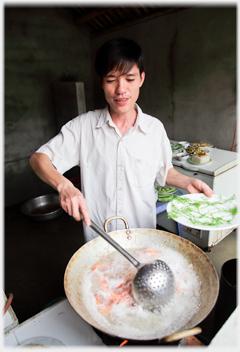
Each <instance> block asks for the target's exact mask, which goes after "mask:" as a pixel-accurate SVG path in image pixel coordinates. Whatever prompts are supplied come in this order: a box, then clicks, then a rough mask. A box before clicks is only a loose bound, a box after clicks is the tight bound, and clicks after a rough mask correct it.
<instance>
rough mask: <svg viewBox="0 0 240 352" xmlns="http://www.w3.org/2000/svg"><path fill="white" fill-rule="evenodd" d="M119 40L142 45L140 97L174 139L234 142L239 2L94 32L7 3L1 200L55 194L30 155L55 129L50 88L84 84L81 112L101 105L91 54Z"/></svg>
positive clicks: (58, 15)
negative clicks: (143, 62)
mask: <svg viewBox="0 0 240 352" xmlns="http://www.w3.org/2000/svg"><path fill="white" fill-rule="evenodd" d="M118 36H124V37H127V38H132V39H134V40H136V41H137V42H138V43H139V44H140V45H141V47H142V49H143V51H144V53H145V56H146V63H147V70H146V80H145V82H144V85H143V87H142V88H141V93H140V98H139V100H138V103H139V105H140V106H141V108H142V109H143V111H145V112H146V113H148V114H151V115H153V116H156V117H157V118H159V119H160V120H161V121H162V122H163V123H164V125H165V128H166V130H167V133H168V136H169V138H170V139H175V140H188V141H190V142H191V141H192V142H195V141H199V140H204V141H207V142H210V143H212V144H214V145H215V146H216V147H218V148H222V149H227V150H229V149H230V148H231V145H232V139H233V135H234V129H235V124H236V8H235V7H226V6H225V7H221V8H220V7H212V8H211V7H205V8H193V9H187V10H184V11H181V12H178V13H174V14H170V15H167V16H163V17H158V18H155V19H152V20H149V21H145V22H142V23H139V24H135V25H133V26H131V27H127V28H124V29H121V30H118V31H114V32H111V33H109V34H107V35H103V36H100V37H96V38H90V37H89V33H88V32H87V30H86V29H85V28H84V27H82V28H79V27H76V26H74V24H73V19H72V17H71V15H70V13H69V12H68V11H67V10H65V9H63V8H62V9H61V8H51V7H46V8H44V7H39V8H38V7H32V8H31V7H29V8H24V7H20V8H16V7H15V8H14V7H12V8H11V7H8V8H6V9H5V162H6V164H5V205H6V206H7V205H12V204H16V203H19V202H22V201H25V200H27V199H29V198H31V197H33V196H37V195H41V194H44V193H49V192H51V191H52V189H51V188H50V187H48V186H46V185H45V184H44V183H43V182H42V181H40V180H39V179H38V178H37V176H35V174H34V173H33V171H32V170H31V168H30V166H29V160H28V157H29V155H31V154H32V153H33V152H34V151H35V150H36V149H37V148H38V147H39V146H40V145H42V144H43V143H44V142H46V141H47V140H49V139H50V138H51V137H53V136H54V135H55V134H56V132H57V127H56V126H57V124H56V111H55V106H54V97H53V89H52V87H53V84H54V82H56V81H71V80H79V81H81V82H84V85H85V97H86V109H87V110H89V109H93V108H100V107H103V106H104V105H105V99H104V97H103V93H102V90H101V88H100V86H99V82H98V80H97V77H96V75H95V72H94V68H93V61H94V60H93V59H94V57H95V53H96V50H97V49H98V48H99V46H100V45H101V44H102V43H104V42H105V41H106V40H108V39H110V38H113V37H118ZM91 60H92V62H91ZM74 116H75V112H73V116H72V117H74ZM18 160H19V161H18ZM75 171H76V170H74V172H75ZM70 175H71V174H70ZM73 176H75V175H73Z"/></svg>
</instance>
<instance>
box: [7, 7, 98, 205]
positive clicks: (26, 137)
mask: <svg viewBox="0 0 240 352" xmlns="http://www.w3.org/2000/svg"><path fill="white" fill-rule="evenodd" d="M90 62H91V53H90V41H89V33H88V31H87V30H86V29H84V28H79V27H76V26H74V24H73V18H72V17H71V16H70V13H69V12H68V11H67V10H64V9H61V8H51V7H45V8H44V7H39V8H38V7H26V8H24V7H19V8H16V7H15V8H14V7H6V8H5V205H12V204H16V203H18V202H22V201H24V200H27V199H29V198H31V197H34V196H38V195H42V194H44V193H49V192H51V191H53V190H52V188H50V187H48V186H47V185H45V184H44V183H43V182H42V181H40V180H39V179H38V177H37V176H36V175H35V174H34V173H33V171H32V169H31V168H30V166H29V156H30V155H31V154H33V153H34V151H35V150H36V149H37V148H39V147H40V146H41V145H42V144H43V143H45V142H47V141H48V140H49V139H50V138H52V137H53V136H54V135H55V134H56V133H57V132H58V129H57V123H56V114H55V111H56V106H55V103H54V96H53V86H54V83H55V82H56V81H71V80H77V81H81V82H84V86H85V97H86V107H87V109H92V108H93V100H92V95H93V94H92V70H91V64H90ZM76 115H77V113H76V112H75V111H72V118H73V117H75V116H76Z"/></svg>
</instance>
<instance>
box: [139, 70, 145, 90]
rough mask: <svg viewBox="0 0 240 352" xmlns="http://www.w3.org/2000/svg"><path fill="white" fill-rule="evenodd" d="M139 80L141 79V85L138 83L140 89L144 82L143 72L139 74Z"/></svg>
mask: <svg viewBox="0 0 240 352" xmlns="http://www.w3.org/2000/svg"><path fill="white" fill-rule="evenodd" d="M140 78H141V83H140V87H142V85H143V82H144V80H145V72H142V73H141V76H140Z"/></svg>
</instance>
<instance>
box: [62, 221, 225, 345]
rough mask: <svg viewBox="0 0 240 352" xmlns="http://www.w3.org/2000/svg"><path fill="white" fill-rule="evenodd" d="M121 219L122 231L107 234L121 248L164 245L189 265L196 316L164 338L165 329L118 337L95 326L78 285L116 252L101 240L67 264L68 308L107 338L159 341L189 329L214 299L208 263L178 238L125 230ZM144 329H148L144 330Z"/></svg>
mask: <svg viewBox="0 0 240 352" xmlns="http://www.w3.org/2000/svg"><path fill="white" fill-rule="evenodd" d="M112 219H113V218H111V219H108V220H106V222H105V231H107V224H108V222H109V221H111V220H112ZM123 220H124V221H125V224H126V229H125V230H118V231H114V232H111V233H109V235H110V236H111V237H112V238H113V239H114V240H115V241H116V242H118V243H119V244H120V245H121V246H122V247H123V248H124V249H126V250H128V249H132V248H135V249H141V248H149V247H151V248H154V247H157V246H159V245H161V246H162V245H164V246H167V247H169V248H171V249H173V250H176V251H177V252H178V253H181V254H182V256H183V257H184V258H185V260H187V262H188V263H189V265H191V266H192V268H193V270H194V272H195V273H196V275H197V276H198V278H199V281H200V295H199V309H198V311H197V313H196V314H194V315H193V316H191V315H190V316H191V318H190V319H186V321H185V322H184V325H182V323H181V325H179V326H178V327H176V326H175V328H174V329H175V330H174V331H171V330H169V333H168V334H167V335H166V330H164V333H163V332H161V331H157V332H156V331H155V332H154V331H152V329H149V331H147V332H146V331H145V334H144V338H142V337H140V336H138V335H135V334H134V333H133V332H132V331H131V329H129V332H128V331H127V332H126V333H124V336H122V333H119V334H118V333H117V334H116V333H114V334H113V333H112V331H113V330H112V329H111V328H109V326H107V327H106V326H104V325H102V324H101V325H99V324H98V323H97V322H96V321H95V320H94V317H93V316H92V315H91V314H90V312H89V309H88V305H87V304H86V303H85V302H84V297H83V294H82V292H81V284H82V277H83V275H84V273H85V272H86V271H87V270H89V269H91V268H92V267H93V266H94V265H95V264H96V263H98V262H99V260H100V258H101V257H102V256H105V255H109V254H112V253H113V252H114V251H115V252H116V249H114V248H113V247H112V246H111V245H110V244H109V243H108V242H106V241H105V240H104V239H103V238H102V237H98V238H95V239H93V240H92V241H90V242H88V243H86V244H85V245H84V246H82V247H81V248H80V249H79V250H78V251H77V252H76V253H75V254H74V255H73V256H72V258H71V259H70V261H69V263H68V265H67V268H66V271H65V276H64V288H65V292H66V296H67V299H68V301H69V302H70V304H71V306H72V307H73V309H74V310H75V311H76V312H77V313H78V314H79V315H80V316H81V317H82V318H83V319H84V320H85V321H86V322H87V323H89V324H90V325H92V326H93V327H95V328H97V329H98V330H101V331H103V332H104V333H107V334H109V335H114V336H118V337H121V338H125V339H129V340H130V339H131V340H154V339H163V338H165V337H166V336H168V335H171V334H175V333H178V332H181V331H183V330H189V329H192V328H193V327H195V326H196V325H197V324H199V323H200V322H201V321H202V320H204V319H205V318H206V317H207V316H208V314H209V313H210V312H211V310H212V309H213V307H214V305H215V303H216V300H217V296H218V291H219V279H218V276H217V273H216V270H215V268H214V266H213V264H212V262H211V261H210V259H209V258H208V256H207V255H206V254H205V253H204V252H203V251H202V250H201V249H200V248H198V247H197V246H196V245H194V244H193V243H191V242H190V241H188V240H186V239H184V238H182V237H179V236H177V235H174V234H171V233H169V232H164V231H160V230H152V229H130V230H129V229H128V224H127V221H126V220H125V219H124V218H123ZM118 254H119V253H118ZM119 255H120V254H119ZM126 260H127V259H126ZM168 264H170V263H168ZM185 305H186V307H185V309H188V302H185ZM146 329H148V328H147V327H146Z"/></svg>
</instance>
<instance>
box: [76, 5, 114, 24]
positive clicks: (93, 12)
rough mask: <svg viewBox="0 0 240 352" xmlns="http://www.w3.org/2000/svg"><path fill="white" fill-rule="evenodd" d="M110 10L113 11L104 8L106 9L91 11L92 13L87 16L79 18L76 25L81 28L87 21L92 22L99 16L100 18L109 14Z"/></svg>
mask: <svg viewBox="0 0 240 352" xmlns="http://www.w3.org/2000/svg"><path fill="white" fill-rule="evenodd" d="M109 10H111V9H110V8H104V9H103V8H96V9H94V10H91V11H89V12H87V13H86V14H84V15H82V16H80V17H78V18H77V19H76V20H75V22H74V23H75V24H76V25H77V26H79V25H81V24H84V23H85V22H87V21H90V20H92V19H94V18H96V17H97V16H99V15H101V14H104V13H106V12H108V11H109Z"/></svg>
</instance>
